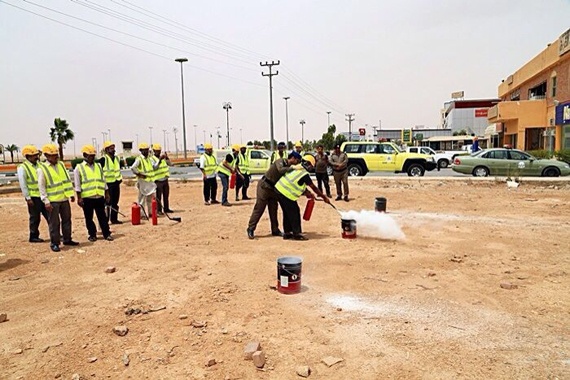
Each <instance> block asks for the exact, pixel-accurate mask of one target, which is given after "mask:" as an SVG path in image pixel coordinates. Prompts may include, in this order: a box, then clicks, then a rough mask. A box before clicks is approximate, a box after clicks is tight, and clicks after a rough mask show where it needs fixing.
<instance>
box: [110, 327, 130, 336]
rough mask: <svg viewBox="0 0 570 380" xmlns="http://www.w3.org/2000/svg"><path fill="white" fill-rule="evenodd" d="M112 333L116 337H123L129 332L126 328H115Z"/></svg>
mask: <svg viewBox="0 0 570 380" xmlns="http://www.w3.org/2000/svg"><path fill="white" fill-rule="evenodd" d="M113 332H114V333H115V334H116V335H118V336H125V335H127V333H128V332H129V328H128V327H127V326H115V327H113Z"/></svg>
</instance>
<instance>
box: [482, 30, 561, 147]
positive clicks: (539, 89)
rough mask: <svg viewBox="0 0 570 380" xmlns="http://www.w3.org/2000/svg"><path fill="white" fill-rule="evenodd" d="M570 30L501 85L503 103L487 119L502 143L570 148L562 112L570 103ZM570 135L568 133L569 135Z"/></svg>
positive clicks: (519, 145) (500, 95) (492, 109)
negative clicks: (559, 115)
mask: <svg viewBox="0 0 570 380" xmlns="http://www.w3.org/2000/svg"><path fill="white" fill-rule="evenodd" d="M569 38H570V29H568V30H567V31H566V32H565V33H563V34H562V35H561V36H560V37H559V38H558V39H557V40H556V41H554V42H552V43H550V44H548V46H547V47H546V49H544V50H543V51H541V52H540V53H539V54H538V55H537V56H536V57H534V58H533V59H531V60H530V61H529V62H527V63H526V64H525V65H524V66H522V67H521V68H520V69H518V70H517V71H516V72H514V73H513V74H512V75H509V76H508V77H507V79H506V80H503V81H502V83H501V84H500V85H499V92H498V95H499V96H498V97H499V98H500V99H501V102H500V103H498V104H497V105H495V106H494V107H492V108H490V109H489V112H488V115H487V118H488V120H489V123H490V124H491V125H493V124H494V125H495V130H494V131H490V130H489V128H487V130H486V134H488V135H489V136H488V137H490V136H492V135H498V137H499V141H500V143H501V144H505V145H506V144H508V145H511V146H512V147H513V148H518V149H523V150H536V149H547V150H559V149H563V148H566V149H570V146H566V145H567V143H568V142H570V128H567V127H566V125H565V124H564V123H565V122H566V120H565V119H564V120H563V121H560V120H561V119H560V117H558V118H557V117H556V116H557V113H559V114H560V112H562V110H563V108H564V107H567V106H568V104H569V103H570V40H569ZM567 134H568V135H567Z"/></svg>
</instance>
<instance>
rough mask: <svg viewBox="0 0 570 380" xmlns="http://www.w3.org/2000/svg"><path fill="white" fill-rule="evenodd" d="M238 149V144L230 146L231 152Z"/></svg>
mask: <svg viewBox="0 0 570 380" xmlns="http://www.w3.org/2000/svg"><path fill="white" fill-rule="evenodd" d="M239 148H240V146H239V144H234V145H232V150H239Z"/></svg>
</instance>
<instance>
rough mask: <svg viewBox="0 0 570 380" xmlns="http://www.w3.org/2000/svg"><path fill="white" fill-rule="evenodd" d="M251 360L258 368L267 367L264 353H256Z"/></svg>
mask: <svg viewBox="0 0 570 380" xmlns="http://www.w3.org/2000/svg"><path fill="white" fill-rule="evenodd" d="M251 358H252V360H253V364H254V365H255V366H256V367H257V368H263V366H264V365H265V353H264V352H263V351H255V352H254V353H253V355H251Z"/></svg>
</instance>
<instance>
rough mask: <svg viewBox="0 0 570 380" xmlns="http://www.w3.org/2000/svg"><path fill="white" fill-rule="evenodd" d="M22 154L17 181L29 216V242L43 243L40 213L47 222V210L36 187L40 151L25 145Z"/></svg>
mask: <svg viewBox="0 0 570 380" xmlns="http://www.w3.org/2000/svg"><path fill="white" fill-rule="evenodd" d="M22 154H23V155H24V157H25V158H26V159H25V160H24V162H23V163H22V164H21V165H19V166H18V181H19V182H20V189H22V195H23V196H24V199H25V200H26V203H27V204H28V214H29V216H30V218H29V222H30V240H29V241H30V243H43V241H44V239H40V230H39V227H40V222H41V215H43V216H44V218H45V219H46V222H48V223H49V219H48V212H47V211H46V207H45V205H44V203H43V202H42V200H41V199H40V189H39V188H38V160H39V157H40V151H39V150H38V149H37V148H36V147H35V146H33V145H26V146H24V147H23V148H22Z"/></svg>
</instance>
